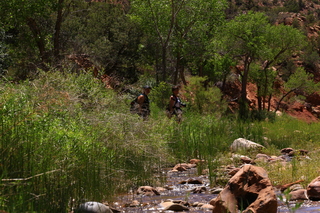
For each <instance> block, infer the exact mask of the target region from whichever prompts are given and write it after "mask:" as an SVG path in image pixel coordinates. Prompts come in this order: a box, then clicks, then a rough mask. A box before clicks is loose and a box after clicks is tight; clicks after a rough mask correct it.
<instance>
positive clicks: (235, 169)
mask: <svg viewBox="0 0 320 213" xmlns="http://www.w3.org/2000/svg"><path fill="white" fill-rule="evenodd" d="M239 171H240V168H234V169H232V170H231V171H229V172H228V175H230V176H233V175H235V174H237V172H239Z"/></svg>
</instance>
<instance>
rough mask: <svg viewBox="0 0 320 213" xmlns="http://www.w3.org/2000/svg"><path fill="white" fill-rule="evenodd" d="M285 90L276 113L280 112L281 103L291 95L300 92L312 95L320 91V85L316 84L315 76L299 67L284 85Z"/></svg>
mask: <svg viewBox="0 0 320 213" xmlns="http://www.w3.org/2000/svg"><path fill="white" fill-rule="evenodd" d="M284 88H285V90H286V93H285V94H283V96H282V97H281V98H280V100H279V102H278V104H277V108H276V110H275V112H276V111H277V110H279V106H280V103H281V101H282V100H283V99H284V98H285V97H287V96H288V95H289V94H291V93H293V92H296V91H298V90H300V91H302V92H304V93H305V94H310V93H312V92H314V91H317V90H319V89H320V83H315V82H314V80H313V76H312V75H311V74H309V73H307V72H306V71H305V70H304V69H303V68H301V67H299V68H298V69H297V70H296V72H295V73H294V74H293V75H291V76H290V77H289V80H288V81H287V82H286V83H285V84H284Z"/></svg>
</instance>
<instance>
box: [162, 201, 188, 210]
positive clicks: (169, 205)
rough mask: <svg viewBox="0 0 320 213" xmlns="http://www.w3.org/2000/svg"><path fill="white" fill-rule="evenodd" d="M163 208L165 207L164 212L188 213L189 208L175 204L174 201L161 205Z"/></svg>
mask: <svg viewBox="0 0 320 213" xmlns="http://www.w3.org/2000/svg"><path fill="white" fill-rule="evenodd" d="M160 205H161V206H163V207H164V209H163V210H164V211H169V210H171V211H188V210H189V208H188V207H187V206H184V205H181V204H179V203H174V202H172V201H166V202H162V203H161V204H160Z"/></svg>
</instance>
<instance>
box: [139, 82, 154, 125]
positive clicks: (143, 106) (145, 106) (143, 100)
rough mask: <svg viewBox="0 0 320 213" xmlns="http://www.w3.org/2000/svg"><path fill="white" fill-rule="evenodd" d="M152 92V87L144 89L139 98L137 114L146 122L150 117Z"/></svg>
mask: <svg viewBox="0 0 320 213" xmlns="http://www.w3.org/2000/svg"><path fill="white" fill-rule="evenodd" d="M150 91H151V87H150V86H144V87H143V93H142V94H140V95H139V96H138V97H137V114H138V115H139V116H140V117H142V118H143V120H146V119H147V118H148V117H149V115H150V101H149V97H148V95H149V93H150Z"/></svg>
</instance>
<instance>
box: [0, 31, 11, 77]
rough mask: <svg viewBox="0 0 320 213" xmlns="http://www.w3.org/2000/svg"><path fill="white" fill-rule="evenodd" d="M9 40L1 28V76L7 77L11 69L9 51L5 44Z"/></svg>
mask: <svg viewBox="0 0 320 213" xmlns="http://www.w3.org/2000/svg"><path fill="white" fill-rule="evenodd" d="M7 38H8V36H7V35H6V33H5V31H4V29H2V28H0V76H3V75H5V74H6V72H7V69H8V67H9V56H8V50H7V47H6V44H5V41H6V39H7Z"/></svg>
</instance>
